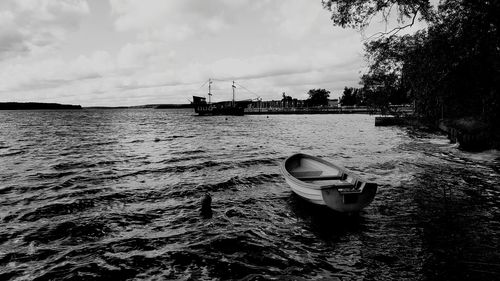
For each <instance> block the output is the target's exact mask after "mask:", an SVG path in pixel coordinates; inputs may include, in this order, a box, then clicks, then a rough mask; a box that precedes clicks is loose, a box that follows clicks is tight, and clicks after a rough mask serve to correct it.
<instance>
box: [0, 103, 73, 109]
mask: <svg viewBox="0 0 500 281" xmlns="http://www.w3.org/2000/svg"><path fill="white" fill-rule="evenodd" d="M38 109H77V110H79V109H82V106H81V105H72V104H59V103H41V102H0V110H38Z"/></svg>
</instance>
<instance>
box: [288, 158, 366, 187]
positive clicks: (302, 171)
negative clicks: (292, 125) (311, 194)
mask: <svg viewBox="0 0 500 281" xmlns="http://www.w3.org/2000/svg"><path fill="white" fill-rule="evenodd" d="M286 166H287V167H286V168H287V170H288V171H289V173H290V174H291V175H292V176H293V177H295V178H296V179H298V180H301V181H305V182H310V183H314V184H319V185H321V186H324V187H328V186H332V185H335V186H336V187H337V188H342V189H345V190H353V189H362V187H363V182H362V181H358V180H357V179H355V178H353V177H352V176H350V175H349V174H347V173H345V172H344V171H343V170H341V169H339V168H337V167H335V166H333V165H332V166H330V165H327V164H324V163H321V162H318V161H315V160H313V159H308V158H295V159H290V161H288V163H287V164H286Z"/></svg>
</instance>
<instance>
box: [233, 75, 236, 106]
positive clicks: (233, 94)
mask: <svg viewBox="0 0 500 281" xmlns="http://www.w3.org/2000/svg"><path fill="white" fill-rule="evenodd" d="M234 88H236V86H235V85H234V81H233V107H234Z"/></svg>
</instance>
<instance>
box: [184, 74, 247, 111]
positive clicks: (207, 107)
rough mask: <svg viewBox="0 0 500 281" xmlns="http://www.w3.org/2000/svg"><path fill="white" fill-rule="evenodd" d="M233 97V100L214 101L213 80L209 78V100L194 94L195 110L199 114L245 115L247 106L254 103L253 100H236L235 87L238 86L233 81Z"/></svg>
mask: <svg viewBox="0 0 500 281" xmlns="http://www.w3.org/2000/svg"><path fill="white" fill-rule="evenodd" d="M232 88H233V99H232V100H231V101H221V102H215V103H213V102H212V101H211V97H212V80H211V79H209V80H208V102H207V99H206V98H205V97H199V96H193V106H194V112H195V113H197V114H198V115H238V116H241V115H244V114H245V108H246V107H247V106H248V105H249V104H250V103H252V100H242V101H235V100H234V96H235V93H234V89H235V88H236V86H235V85H234V81H233V86H232Z"/></svg>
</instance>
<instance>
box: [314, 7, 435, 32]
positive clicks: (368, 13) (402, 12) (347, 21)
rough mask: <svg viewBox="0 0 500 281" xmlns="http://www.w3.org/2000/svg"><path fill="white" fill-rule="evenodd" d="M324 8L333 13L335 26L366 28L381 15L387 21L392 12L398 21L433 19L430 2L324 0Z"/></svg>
mask: <svg viewBox="0 0 500 281" xmlns="http://www.w3.org/2000/svg"><path fill="white" fill-rule="evenodd" d="M322 3H323V7H324V8H325V9H328V10H329V11H331V12H332V21H333V23H334V24H335V25H338V26H341V27H351V28H360V29H362V28H365V27H366V26H367V25H369V24H370V21H371V20H372V18H373V17H375V16H376V15H378V14H381V15H382V16H383V17H384V18H385V19H387V18H388V17H389V14H391V13H392V12H397V13H398V21H400V22H402V21H404V20H405V19H412V20H413V19H415V18H416V16H417V15H420V16H421V17H422V18H423V19H425V20H431V19H432V17H433V11H432V6H431V4H430V1H429V0H356V1H353V0H322Z"/></svg>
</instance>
